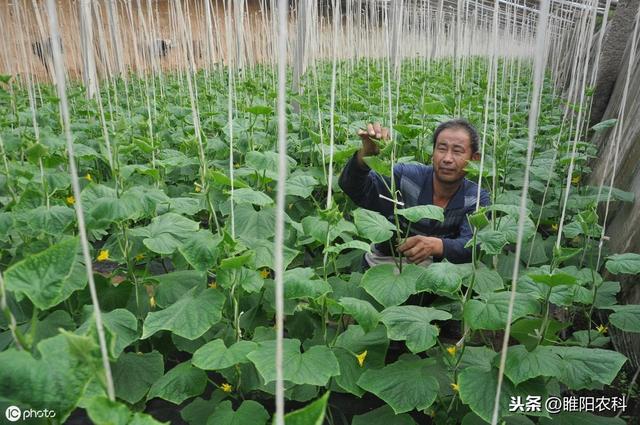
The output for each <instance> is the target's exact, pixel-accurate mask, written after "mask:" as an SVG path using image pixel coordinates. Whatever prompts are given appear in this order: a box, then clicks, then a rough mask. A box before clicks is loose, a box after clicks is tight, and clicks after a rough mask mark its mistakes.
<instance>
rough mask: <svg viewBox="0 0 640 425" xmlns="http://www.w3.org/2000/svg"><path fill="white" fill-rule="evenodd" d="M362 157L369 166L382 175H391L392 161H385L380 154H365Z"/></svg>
mask: <svg viewBox="0 0 640 425" xmlns="http://www.w3.org/2000/svg"><path fill="white" fill-rule="evenodd" d="M362 159H363V161H364V162H365V164H367V165H368V166H369V168H371V169H372V170H373V171H375V172H376V173H378V174H380V175H381V176H388V175H391V162H389V161H385V160H383V159H381V158H380V157H379V156H365V157H364V158H362Z"/></svg>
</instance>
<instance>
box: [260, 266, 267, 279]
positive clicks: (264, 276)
mask: <svg viewBox="0 0 640 425" xmlns="http://www.w3.org/2000/svg"><path fill="white" fill-rule="evenodd" d="M260 276H262V278H263V279H266V278H268V277H269V269H267V268H264V269H261V270H260Z"/></svg>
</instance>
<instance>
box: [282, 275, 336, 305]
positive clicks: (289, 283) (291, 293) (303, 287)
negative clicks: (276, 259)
mask: <svg viewBox="0 0 640 425" xmlns="http://www.w3.org/2000/svg"><path fill="white" fill-rule="evenodd" d="M331 291H332V288H331V285H329V284H328V283H327V282H326V281H324V280H320V279H316V278H315V272H314V271H313V269H310V268H295V269H291V270H287V271H285V272H284V297H285V298H286V299H294V298H315V297H318V296H320V295H322V294H326V293H327V292H331Z"/></svg>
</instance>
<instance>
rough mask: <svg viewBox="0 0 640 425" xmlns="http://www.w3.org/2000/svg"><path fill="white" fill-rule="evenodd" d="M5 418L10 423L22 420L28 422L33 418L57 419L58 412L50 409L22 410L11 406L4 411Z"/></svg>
mask: <svg viewBox="0 0 640 425" xmlns="http://www.w3.org/2000/svg"><path fill="white" fill-rule="evenodd" d="M4 416H5V418H7V420H8V421H9V422H18V421H19V420H20V419H22V420H27V419H31V418H55V417H56V412H55V411H54V410H49V409H41V410H35V409H29V410H24V411H23V410H22V409H20V408H19V407H18V406H9V407H7V410H5V411H4Z"/></svg>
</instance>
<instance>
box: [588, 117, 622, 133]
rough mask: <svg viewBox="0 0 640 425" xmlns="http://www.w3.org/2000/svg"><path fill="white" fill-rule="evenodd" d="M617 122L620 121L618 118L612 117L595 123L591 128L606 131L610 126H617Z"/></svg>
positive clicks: (596, 130)
mask: <svg viewBox="0 0 640 425" xmlns="http://www.w3.org/2000/svg"><path fill="white" fill-rule="evenodd" d="M617 122H618V120H617V119H616V118H611V119H608V120H604V121H602V122H599V123H598V124H596V125H594V126H593V127H591V130H593V131H595V132H596V133H597V132H600V131H604V130H606V129H608V128H611V127H613V126H615V125H616V123H617Z"/></svg>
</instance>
